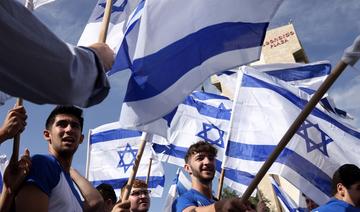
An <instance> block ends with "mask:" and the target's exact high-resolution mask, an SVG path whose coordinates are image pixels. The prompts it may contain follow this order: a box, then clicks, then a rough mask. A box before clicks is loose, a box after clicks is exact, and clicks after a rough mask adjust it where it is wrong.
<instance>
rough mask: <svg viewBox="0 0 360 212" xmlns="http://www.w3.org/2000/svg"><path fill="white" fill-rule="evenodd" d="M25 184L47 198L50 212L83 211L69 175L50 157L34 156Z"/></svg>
mask: <svg viewBox="0 0 360 212" xmlns="http://www.w3.org/2000/svg"><path fill="white" fill-rule="evenodd" d="M31 162H32V166H31V170H30V174H29V176H28V177H27V179H26V182H27V183H30V184H33V185H35V186H36V187H38V188H39V189H40V190H41V191H42V192H44V193H45V194H46V195H47V196H48V197H49V210H48V211H51V212H57V211H59V212H64V211H72V212H73V211H74V212H77V211H79V212H80V211H83V209H82V202H81V199H80V195H79V193H78V192H77V190H76V188H75V186H74V183H73V181H72V179H71V177H70V174H69V173H66V172H64V170H63V168H62V167H61V165H60V163H59V162H58V161H57V160H56V158H55V157H54V156H52V155H34V156H33V157H32V159H31Z"/></svg>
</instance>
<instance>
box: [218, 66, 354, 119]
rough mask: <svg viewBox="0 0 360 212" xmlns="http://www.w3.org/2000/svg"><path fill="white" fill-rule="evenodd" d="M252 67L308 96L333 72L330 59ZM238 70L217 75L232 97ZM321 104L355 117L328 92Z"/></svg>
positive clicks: (345, 115)
mask: <svg viewBox="0 0 360 212" xmlns="http://www.w3.org/2000/svg"><path fill="white" fill-rule="evenodd" d="M252 67H254V68H255V69H256V70H258V71H260V72H264V73H267V74H269V75H271V76H273V77H275V78H276V79H278V80H282V81H284V82H287V83H288V84H290V85H292V86H294V87H297V88H299V89H300V90H302V91H304V92H306V93H308V94H309V95H308V96H307V97H311V95H312V94H314V93H315V91H316V90H317V89H318V88H319V87H320V85H321V84H322V82H324V80H325V79H326V77H327V76H328V75H329V74H330V72H331V64H330V63H329V62H328V61H319V62H314V63H309V64H301V63H289V64H287V63H282V64H267V65H257V66H252ZM238 71H240V70H239V69H233V70H230V71H226V72H223V73H221V74H219V75H218V76H217V78H218V80H219V82H220V83H221V89H222V91H223V93H226V94H227V96H229V97H230V98H231V99H234V93H235V90H236V85H237V72H238ZM320 105H321V106H322V107H323V108H324V109H326V110H328V111H329V112H331V113H334V114H336V115H338V116H339V117H343V118H346V119H353V118H352V117H351V116H350V115H349V114H348V113H347V112H346V111H344V110H341V109H339V108H337V107H336V105H335V102H334V100H333V99H332V98H331V97H330V96H329V95H328V94H325V95H324V97H323V99H321V101H320Z"/></svg>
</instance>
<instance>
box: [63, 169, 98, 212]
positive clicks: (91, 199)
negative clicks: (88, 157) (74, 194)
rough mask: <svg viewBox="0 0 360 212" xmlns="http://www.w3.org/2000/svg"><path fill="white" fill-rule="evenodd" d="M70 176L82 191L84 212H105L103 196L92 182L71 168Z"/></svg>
mask: <svg viewBox="0 0 360 212" xmlns="http://www.w3.org/2000/svg"><path fill="white" fill-rule="evenodd" d="M70 176H71V178H72V179H73V181H74V182H75V183H76V185H77V186H78V188H79V189H80V192H81V194H82V195H83V197H84V199H85V203H84V211H99V212H100V211H103V209H104V200H103V198H102V196H101V194H100V193H99V192H98V191H97V190H96V189H95V188H94V187H93V186H92V185H91V184H90V182H89V181H88V180H87V179H85V178H84V177H83V176H81V175H80V174H79V172H78V171H77V170H76V169H73V168H70Z"/></svg>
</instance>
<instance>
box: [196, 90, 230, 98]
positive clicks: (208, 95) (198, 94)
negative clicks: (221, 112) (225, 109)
mask: <svg viewBox="0 0 360 212" xmlns="http://www.w3.org/2000/svg"><path fill="white" fill-rule="evenodd" d="M191 96H194V98H195V99H199V100H210V99H225V100H229V98H227V97H226V96H221V95H217V94H213V93H205V92H193V93H192V94H191Z"/></svg>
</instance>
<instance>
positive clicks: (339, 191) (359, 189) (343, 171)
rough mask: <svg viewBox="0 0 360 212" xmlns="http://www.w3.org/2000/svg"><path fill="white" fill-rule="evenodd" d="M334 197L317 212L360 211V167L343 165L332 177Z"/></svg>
mask: <svg viewBox="0 0 360 212" xmlns="http://www.w3.org/2000/svg"><path fill="white" fill-rule="evenodd" d="M332 189H333V194H334V198H332V199H331V200H330V201H329V202H327V203H326V204H325V205H323V206H320V207H318V208H316V209H314V211H315V212H325V211H326V212H332V211H334V212H335V211H336V212H342V211H347V212H359V211H360V169H359V167H357V166H355V165H354V164H345V165H342V166H341V167H340V168H339V169H338V170H336V171H335V173H334V176H333V179H332Z"/></svg>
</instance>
